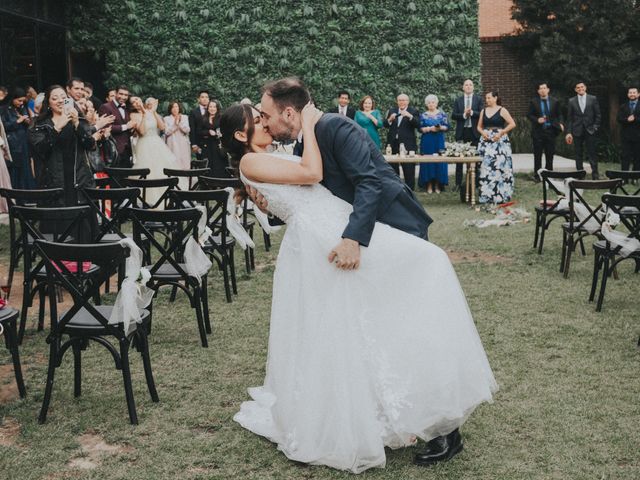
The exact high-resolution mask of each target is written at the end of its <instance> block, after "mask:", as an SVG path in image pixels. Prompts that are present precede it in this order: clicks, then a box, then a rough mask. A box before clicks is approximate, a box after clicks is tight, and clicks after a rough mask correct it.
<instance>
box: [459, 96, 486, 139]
mask: <svg viewBox="0 0 640 480" xmlns="http://www.w3.org/2000/svg"><path fill="white" fill-rule="evenodd" d="M483 106H484V104H483V102H482V99H481V98H480V96H479V95H477V94H475V93H474V94H473V95H472V97H471V111H472V112H471V133H472V134H473V137H474V138H475V139H479V138H480V133H479V132H478V119H479V118H480V112H481V111H482V108H483ZM451 118H453V119H454V120H455V121H456V141H458V142H460V141H462V132H463V130H464V124H465V122H466V118H464V95H460V96H459V97H458V98H456V101H455V102H453V110H452V112H451Z"/></svg>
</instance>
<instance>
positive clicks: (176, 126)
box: [164, 100, 191, 170]
mask: <svg viewBox="0 0 640 480" xmlns="http://www.w3.org/2000/svg"><path fill="white" fill-rule="evenodd" d="M164 125H165V128H164V140H165V142H167V146H168V147H169V148H170V149H171V151H172V152H173V154H174V155H175V156H176V162H177V165H178V166H177V168H182V169H184V170H188V169H190V168H191V144H190V143H189V131H190V130H191V129H190V128H189V117H187V116H186V115H183V113H182V107H181V106H180V103H178V102H177V101H176V100H173V101H172V102H170V103H169V115H167V116H166V117H164Z"/></svg>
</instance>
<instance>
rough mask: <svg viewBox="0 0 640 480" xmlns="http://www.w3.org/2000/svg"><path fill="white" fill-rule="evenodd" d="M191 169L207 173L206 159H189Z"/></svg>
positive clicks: (207, 161) (207, 164)
mask: <svg viewBox="0 0 640 480" xmlns="http://www.w3.org/2000/svg"><path fill="white" fill-rule="evenodd" d="M191 168H192V169H201V168H203V169H206V170H207V171H209V159H208V158H203V159H197V158H192V159H191Z"/></svg>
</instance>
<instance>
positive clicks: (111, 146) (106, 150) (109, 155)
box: [100, 137, 119, 171]
mask: <svg viewBox="0 0 640 480" xmlns="http://www.w3.org/2000/svg"><path fill="white" fill-rule="evenodd" d="M100 155H101V157H102V162H103V165H104V166H103V169H102V170H104V167H105V166H106V167H113V166H116V165H118V160H119V155H118V148H117V147H116V141H115V140H114V139H113V137H107V138H105V139H104V140H103V141H102V143H101V145H100ZM102 170H100V171H102Z"/></svg>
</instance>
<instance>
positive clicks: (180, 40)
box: [69, 0, 480, 110]
mask: <svg viewBox="0 0 640 480" xmlns="http://www.w3.org/2000/svg"><path fill="white" fill-rule="evenodd" d="M477 8H478V7H477V2H476V1H475V0H439V1H433V0H413V1H406V0H395V1H394V0H369V1H366V0H361V2H360V3H358V2H351V1H326V0H319V1H315V2H312V1H294V0H252V1H247V0H216V1H213V0H125V1H123V0H101V1H99V2H98V1H94V0H79V5H76V6H74V10H73V12H72V14H71V15H70V17H69V18H73V21H72V25H71V28H70V32H71V33H70V44H71V48H72V49H73V50H75V51H82V52H86V51H88V50H89V51H91V50H92V49H94V50H93V51H95V52H96V54H97V55H100V54H104V55H105V58H106V65H107V71H106V78H105V81H106V84H107V85H114V86H115V85H116V84H118V83H125V84H127V85H129V87H130V88H131V89H132V91H134V92H136V93H137V94H140V95H145V96H146V95H153V96H157V97H158V98H160V99H162V100H164V101H167V100H169V99H171V98H177V99H179V100H181V101H183V102H188V103H190V104H192V103H193V102H194V99H195V96H196V92H197V90H198V89H199V88H201V87H205V88H207V89H209V90H210V91H211V92H212V94H213V96H214V97H216V98H218V99H219V100H220V101H221V102H222V104H223V105H229V104H230V103H231V102H234V101H238V100H240V99H241V98H243V97H245V96H246V97H249V98H251V99H253V100H257V97H258V92H259V89H260V86H261V85H262V84H263V83H264V82H265V81H267V80H271V79H274V78H277V77H281V76H286V75H298V76H300V77H302V78H303V79H304V80H305V82H306V83H307V84H308V86H309V87H310V89H311V91H312V93H313V95H314V97H315V98H316V101H317V102H318V103H319V104H320V105H322V106H324V107H325V108H326V107H328V106H330V105H332V104H333V101H334V97H335V94H336V91H337V90H338V89H340V88H346V89H347V90H349V91H350V92H351V94H352V97H353V98H355V99H358V98H360V97H361V96H362V95H364V94H370V95H372V96H373V97H374V98H375V99H376V100H377V101H378V103H379V106H380V107H381V108H383V109H384V108H387V107H389V106H390V105H391V104H393V102H394V98H395V96H396V95H397V93H399V92H400V91H403V92H406V93H408V94H409V95H410V96H411V97H412V99H413V103H414V104H416V105H418V106H419V108H422V105H423V99H424V97H425V95H426V94H428V93H435V94H436V95H438V96H439V97H440V98H441V103H443V101H445V102H446V104H445V105H443V106H444V107H445V109H446V110H449V109H450V106H449V100H450V98H452V97H453V96H455V95H457V94H458V92H459V90H460V85H461V83H462V81H463V79H464V78H472V79H474V80H476V81H478V80H479V78H480V45H479V40H478V26H477ZM109 19H114V20H113V21H111V20H109Z"/></svg>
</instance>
